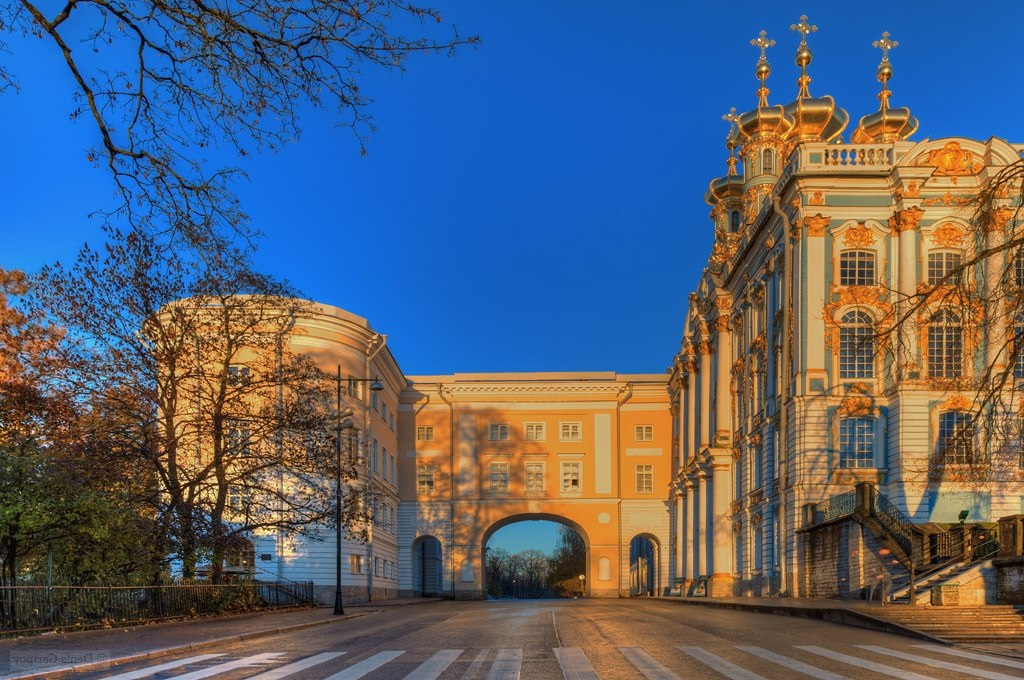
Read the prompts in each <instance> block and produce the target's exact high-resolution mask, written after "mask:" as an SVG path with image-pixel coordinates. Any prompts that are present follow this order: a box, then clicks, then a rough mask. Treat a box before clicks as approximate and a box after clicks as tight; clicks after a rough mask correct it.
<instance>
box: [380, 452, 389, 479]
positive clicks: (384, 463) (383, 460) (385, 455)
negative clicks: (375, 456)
mask: <svg viewBox="0 0 1024 680" xmlns="http://www.w3.org/2000/svg"><path fill="white" fill-rule="evenodd" d="M382 450H383V453H382V456H381V467H382V468H383V470H382V471H381V473H380V474H381V476H382V477H384V479H385V480H387V479H390V477H388V456H389V454H388V447H386V446H384V447H382Z"/></svg>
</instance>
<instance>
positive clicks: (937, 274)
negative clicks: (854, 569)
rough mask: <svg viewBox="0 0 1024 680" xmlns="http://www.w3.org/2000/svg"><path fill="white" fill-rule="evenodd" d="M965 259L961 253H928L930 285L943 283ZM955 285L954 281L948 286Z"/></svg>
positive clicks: (946, 251) (950, 281) (942, 251)
mask: <svg viewBox="0 0 1024 680" xmlns="http://www.w3.org/2000/svg"><path fill="white" fill-rule="evenodd" d="M962 260H963V258H962V256H961V255H960V253H954V252H950V251H948V250H941V251H939V252H937V253H928V285H930V286H934V285H936V284H938V283H939V282H940V281H942V280H943V279H944V278H945V277H946V276H947V275H948V274H949V273H950V272H951V271H953V270H954V269H956V268H957V267H959V266H960V263H961V262H962ZM950 283H954V282H953V281H952V280H949V281H946V284H950Z"/></svg>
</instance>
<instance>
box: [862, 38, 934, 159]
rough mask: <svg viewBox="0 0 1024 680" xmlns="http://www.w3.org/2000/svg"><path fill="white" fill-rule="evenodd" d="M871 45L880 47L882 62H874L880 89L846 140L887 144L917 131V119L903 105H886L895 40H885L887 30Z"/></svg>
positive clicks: (888, 95)
mask: <svg viewBox="0 0 1024 680" xmlns="http://www.w3.org/2000/svg"><path fill="white" fill-rule="evenodd" d="M871 45H872V47H877V48H879V49H880V50H882V62H881V63H880V64H879V65H878V82H880V83H882V91H881V92H879V93H878V101H879V107H878V110H877V111H875V112H874V113H869V114H868V115H866V116H864V117H863V118H861V119H860V125H858V126H857V129H856V130H854V131H853V135H852V136H851V137H850V141H852V142H853V143H854V144H872V143H878V142H882V143H884V144H890V143H892V142H899V141H902V140H904V139H907V138H908V137H910V135H912V134H914V133H915V132H917V128H918V125H919V123H918V120H917V118H915V117H914V115H913V114H911V113H910V109H908V108H907V107H905V106H904V107H900V108H896V109H890V108H889V97H890V96H891V95H892V90H890V89H889V79H890V78H892V65H891V64H890V63H889V50H891V49H893V48H894V47H898V46H899V43H898V42H896V41H895V40H889V33H888V31H886V32H885V33H882V39H881V40H876V41H874V42H873V43H871Z"/></svg>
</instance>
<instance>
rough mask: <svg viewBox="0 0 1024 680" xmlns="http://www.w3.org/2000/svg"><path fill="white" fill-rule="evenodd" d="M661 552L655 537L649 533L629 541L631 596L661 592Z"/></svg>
mask: <svg viewBox="0 0 1024 680" xmlns="http://www.w3.org/2000/svg"><path fill="white" fill-rule="evenodd" d="M660 561H661V553H660V546H659V545H658V541H657V539H655V538H654V537H653V536H651V535H649V534H640V535H639V536H634V537H633V540H631V541H630V542H629V593H630V595H632V596H633V597H637V596H648V597H649V596H651V595H656V594H658V593H659V592H661V584H660V583H659V581H660V578H661V569H660Z"/></svg>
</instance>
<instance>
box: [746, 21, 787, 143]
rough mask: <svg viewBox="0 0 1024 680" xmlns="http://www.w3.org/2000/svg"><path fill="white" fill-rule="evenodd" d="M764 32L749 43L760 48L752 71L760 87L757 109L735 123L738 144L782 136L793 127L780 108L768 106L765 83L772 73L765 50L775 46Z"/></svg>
mask: <svg viewBox="0 0 1024 680" xmlns="http://www.w3.org/2000/svg"><path fill="white" fill-rule="evenodd" d="M765 36H766V33H765V31H761V33H760V34H759V35H758V37H756V38H754V39H753V40H751V41H750V44H751V45H753V46H754V47H759V48H761V58H760V59H759V60H758V62H757V67H756V68H755V69H754V75H755V76H756V77H757V79H758V80H760V81H761V87H760V88H758V90H757V108H756V109H754V110H753V111H747V112H746V113H744V114H742V115H740V117H739V119H738V120H737V121H736V133H737V139H738V141H739V143H741V144H742V143H745V142H747V141H748V140H750V139H752V138H756V137H759V136H762V135H771V134H774V135H778V136H780V137H781V136H784V135H786V133H788V132H789V130H790V129H791V128H792V127H793V119H792V117H790V116H788V115H786V112H785V111H784V110H783V108H782V106H779V105H776V106H768V92H769V90H768V87H767V86H766V85H765V81H766V80H768V76H769V75H770V74H771V72H772V68H771V66H769V65H768V58H767V57H766V56H765V50H766V49H768V48H769V47H771V46H773V45H774V44H775V41H774V40H769V39H768V38H767V37H765Z"/></svg>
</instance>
